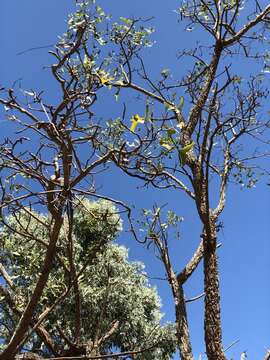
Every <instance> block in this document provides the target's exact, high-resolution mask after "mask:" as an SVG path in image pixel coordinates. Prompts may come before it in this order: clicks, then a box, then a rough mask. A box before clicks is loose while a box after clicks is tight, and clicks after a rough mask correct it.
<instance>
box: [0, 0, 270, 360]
mask: <svg viewBox="0 0 270 360" xmlns="http://www.w3.org/2000/svg"><path fill="white" fill-rule="evenodd" d="M76 3H77V6H78V9H77V11H76V12H75V13H74V14H73V15H71V16H70V18H69V21H68V29H67V32H66V33H65V34H64V35H63V36H62V37H61V38H60V40H59V41H58V43H57V44H56V46H55V48H54V49H53V50H52V51H51V52H50V53H51V54H52V56H53V57H54V59H55V62H54V63H53V64H52V66H51V70H52V76H53V78H54V79H55V81H56V83H57V84H58V85H59V89H60V94H61V95H60V98H61V100H60V102H58V103H56V104H49V103H47V101H46V98H45V97H44V95H43V94H42V93H39V92H37V91H32V90H31V91H28V90H27V91H24V92H23V96H24V98H21V96H19V95H16V94H15V90H14V89H2V90H1V92H2V97H1V98H0V103H1V104H3V105H4V106H5V109H6V111H7V115H8V119H9V120H10V121H11V122H12V123H13V124H14V128H15V129H16V130H19V133H20V134H22V132H24V135H25V134H27V133H29V132H32V133H34V134H35V138H34V139H36V140H38V141H37V142H38V146H39V147H38V148H37V150H36V151H35V152H33V151H32V149H31V150H27V147H26V146H25V143H26V142H27V141H28V138H27V136H26V135H25V136H21V137H17V138H9V139H6V141H4V142H3V144H2V159H1V169H2V170H1V171H2V177H3V178H6V179H8V180H9V183H5V182H4V181H2V183H1V186H2V193H3V195H2V203H1V209H2V217H3V219H4V220H3V221H5V218H6V216H7V214H9V213H10V212H12V213H13V214H15V213H16V211H17V210H20V209H21V208H25V209H29V206H30V209H31V208H33V206H41V207H45V209H47V210H48V212H49V213H50V217H49V219H50V231H49V241H48V246H47V250H46V253H45V255H44V266H43V270H42V271H41V274H40V276H39V278H38V279H37V281H36V287H35V288H34V289H33V291H32V296H31V297H30V300H29V303H28V304H27V305H26V306H25V308H24V310H23V312H22V315H21V318H20V321H19V322H18V324H17V326H16V328H15V330H14V332H13V334H12V336H11V339H10V342H9V344H8V345H7V347H6V348H5V349H4V350H3V352H2V354H0V359H7V358H9V357H12V356H14V354H15V353H16V352H17V350H18V347H19V346H20V344H21V343H22V341H23V340H24V338H25V335H26V332H27V330H28V328H29V327H30V326H32V323H33V321H34V318H33V317H34V315H35V312H36V311H37V307H38V304H39V301H40V299H41V298H42V295H43V293H44V291H45V286H46V284H47V282H48V274H49V272H51V271H52V269H53V261H54V259H55V256H56V255H57V243H58V242H59V241H60V237H61V236H60V233H61V228H62V227H63V226H64V219H65V216H64V214H66V216H67V218H68V224H69V226H68V229H69V230H68V234H69V235H67V237H68V238H69V239H70V244H72V240H71V238H72V236H71V234H72V228H73V222H74V218H73V200H74V197H75V196H78V195H81V194H84V195H90V196H95V195H96V196H98V194H96V189H95V183H94V175H95V172H96V170H97V169H98V168H100V166H102V165H104V164H108V163H112V162H113V163H114V164H115V165H116V166H117V167H119V168H121V169H122V170H123V171H124V172H125V173H126V174H127V175H130V176H133V177H136V178H138V179H140V180H142V181H144V182H145V184H147V185H149V186H150V185H152V186H154V187H156V188H160V189H164V188H166V189H168V188H174V189H177V190H179V196H181V194H183V195H186V196H187V197H188V198H189V199H190V200H191V201H192V202H193V203H194V204H195V206H196V209H197V219H198V221H199V222H200V224H201V241H200V243H199V245H198V249H197V250H196V252H195V253H194V254H193V255H192V257H191V260H190V262H189V263H187V264H186V266H185V267H184V269H183V270H182V271H181V272H180V273H178V274H177V273H176V272H175V271H174V269H173V266H172V262H171V259H170V255H169V246H170V243H169V239H168V233H167V231H166V229H167V226H169V225H174V224H175V223H176V222H177V221H178V220H179V219H178V218H177V217H175V216H173V215H172V214H171V213H170V215H169V219H168V220H167V224H166V226H164V222H163V221H161V218H162V214H161V211H160V208H159V207H157V208H155V210H154V211H153V212H152V213H146V216H147V221H148V222H149V226H148V227H149V232H148V235H147V239H146V240H147V241H150V242H154V244H155V245H156V247H157V249H158V251H159V253H160V257H161V259H162V261H163V263H164V266H165V270H166V273H167V278H168V281H169V283H170V286H171V289H172V294H173V297H174V300H175V301H174V302H175V314H176V329H177V341H178V347H179V350H180V355H181V357H182V359H184V360H190V359H193V358H194V357H193V353H192V346H191V341H190V335H189V327H188V320H187V311H186V301H185V297H184V290H183V285H184V283H185V281H187V279H188V278H189V277H190V276H191V275H192V273H193V271H194V270H195V268H196V267H197V265H198V263H199V262H200V260H201V259H202V258H203V264H204V298H205V306H204V308H205V310H204V337H205V346H206V354H207V356H208V359H210V360H216V359H221V360H222V359H225V354H224V350H223V345H222V329H221V320H220V289H219V269H218V262H217V254H216V249H217V235H218V230H219V229H220V227H221V222H220V215H221V213H222V211H223V209H224V206H225V198H226V191H227V185H228V183H229V181H230V180H232V179H234V180H236V181H238V182H240V183H241V184H243V185H247V186H250V187H251V186H253V185H254V183H255V182H256V179H257V178H256V173H255V172H254V168H253V167H250V165H249V161H251V160H252V159H254V158H256V156H261V154H257V153H253V152H251V153H249V150H250V146H248V147H247V146H241V145H242V144H244V145H246V144H247V142H246V140H245V138H247V139H252V141H253V140H256V139H257V138H260V137H261V136H262V134H263V129H264V128H265V126H266V125H267V124H266V123H265V122H263V121H261V118H260V116H259V115H258V114H259V110H261V105H262V104H263V101H264V99H265V98H266V96H267V95H268V94H267V90H266V89H265V88H264V85H263V78H262V76H261V74H259V76H257V75H256V71H253V72H252V73H251V77H250V78H249V79H245V80H243V79H241V77H239V74H238V73H237V70H236V68H235V67H234V61H235V59H236V56H238V57H239V56H244V57H246V58H247V59H248V60H249V61H252V60H253V59H254V58H255V60H256V63H258V62H259V61H261V62H262V63H264V66H266V67H267V66H268V63H267V62H268V60H269V54H268V53H267V52H266V51H265V49H264V48H263V47H261V53H260V51H259V50H258V49H259V47H258V46H257V45H260V44H261V43H263V41H264V39H265V37H264V35H265V33H266V32H267V31H268V26H269V16H268V15H269V13H270V6H269V5H268V6H266V7H265V8H262V7H261V5H260V3H259V2H258V1H254V2H252V3H250V4H248V5H247V6H246V7H245V3H244V1H238V0H232V1H221V0H220V1H214V0H213V1H211V0H210V1H208V2H205V1H200V0H195V1H185V2H183V3H182V4H181V6H180V7H179V9H177V10H176V13H177V15H178V16H179V22H182V23H183V24H184V27H185V29H186V30H187V31H195V32H196V31H198V29H200V31H203V34H204V36H202V44H198V45H194V47H193V48H192V49H182V50H181V51H180V53H179V59H180V60H181V59H183V63H185V64H188V66H189V68H188V69H187V71H186V72H185V73H184V74H183V75H182V76H181V77H178V78H175V77H174V76H173V74H172V73H170V71H169V70H168V69H164V70H163V71H162V72H161V74H160V79H158V80H157V81H155V80H154V79H152V78H151V76H150V75H148V71H147V66H146V64H145V62H144V60H143V52H142V50H143V48H145V47H148V46H151V44H152V43H151V34H152V32H153V28H151V27H150V26H148V23H147V21H145V20H140V19H129V18H125V17H122V18H120V19H119V21H117V22H112V21H111V20H110V17H109V16H107V15H106V14H105V12H104V11H103V9H101V7H99V6H98V5H95V2H94V1H77V2H76ZM168 38H169V35H168ZM204 39H205V40H204ZM255 45H256V46H255ZM186 58H187V59H188V62H186V60H184V59H186ZM153 61H154V60H153ZM164 65H165V64H164ZM130 92H134V93H135V94H136V95H140V100H141V104H142V106H141V107H140V109H141V108H142V107H143V110H142V111H140V110H138V112H137V113H135V114H132V116H130V117H129V118H128V119H127V113H128V105H129V104H128V105H127V104H125V106H124V110H123V111H122V116H121V115H120V116H119V117H117V118H115V119H103V120H100V116H99V111H100V108H98V104H101V107H102V106H103V105H104V98H105V97H104V94H105V93H106V94H108V95H109V94H112V93H113V95H114V96H115V98H116V100H117V99H118V98H119V96H120V95H121V96H122V94H124V95H123V96H125V93H128V94H130ZM108 95H106V96H108ZM136 101H137V100H136ZM116 107H117V105H116ZM249 145H250V144H249ZM82 149H83V150H84V154H87V155H82V151H83V150H82ZM88 154H90V157H89V156H88ZM104 168H105V167H102V169H104ZM52 172H53V174H52ZM50 174H52V175H51V176H50ZM25 177H26V179H25ZM118 204H119V205H121V206H123V207H124V209H126V211H127V212H128V213H129V209H128V208H127V207H126V206H125V205H124V204H123V203H121V202H119V201H118ZM26 205H28V207H26ZM26 211H30V210H26ZM180 211H181V210H180ZM45 212H46V211H45ZM149 216H150V217H152V219H151V221H150V220H149ZM131 230H132V232H133V234H134V235H135V237H137V235H136V233H135V232H134V228H133V226H132V225H131ZM71 246H72V245H71ZM70 273H73V274H74V271H73V270H72V269H71V268H70ZM73 277H74V275H73ZM75 278H76V276H75ZM75 282H76V281H75ZM74 286H75V287H76V285H74ZM75 287H74V290H75Z"/></svg>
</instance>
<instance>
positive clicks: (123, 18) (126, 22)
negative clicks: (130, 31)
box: [119, 16, 132, 25]
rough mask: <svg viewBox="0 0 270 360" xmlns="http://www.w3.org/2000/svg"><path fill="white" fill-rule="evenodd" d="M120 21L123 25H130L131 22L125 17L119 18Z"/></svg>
mask: <svg viewBox="0 0 270 360" xmlns="http://www.w3.org/2000/svg"><path fill="white" fill-rule="evenodd" d="M119 19H120V20H121V21H123V22H124V23H125V24H127V25H130V24H131V23H132V21H131V20H130V19H127V18H125V17H122V16H120V18H119Z"/></svg>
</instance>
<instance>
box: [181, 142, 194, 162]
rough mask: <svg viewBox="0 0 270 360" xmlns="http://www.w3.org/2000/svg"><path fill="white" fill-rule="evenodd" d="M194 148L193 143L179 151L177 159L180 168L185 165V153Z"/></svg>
mask: <svg viewBox="0 0 270 360" xmlns="http://www.w3.org/2000/svg"><path fill="white" fill-rule="evenodd" d="M193 147H194V141H192V143H191V144H188V145H186V146H184V147H183V148H182V149H180V150H179V158H180V164H181V166H184V165H185V163H186V157H187V153H188V152H189V151H191V150H192V149H193Z"/></svg>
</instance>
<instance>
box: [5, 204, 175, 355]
mask: <svg viewBox="0 0 270 360" xmlns="http://www.w3.org/2000/svg"><path fill="white" fill-rule="evenodd" d="M67 222H68V219H67V218H65V219H64V227H63V228H62V229H61V232H60V238H59V240H58V243H57V254H56V257H55V259H54V262H53V268H52V271H51V274H50V277H49V279H48V282H47V286H46V288H45V289H44V291H43V293H42V296H41V298H40V300H39V303H38V306H37V308H36V310H35V314H34V318H33V319H32V321H31V324H30V325H31V327H30V330H29V332H28V333H27V335H26V337H25V338H24V340H23V342H22V344H21V350H23V351H24V353H25V354H24V356H25V358H27V357H29V358H30V355H31V356H33V355H36V358H48V357H50V358H51V357H52V356H54V357H61V356H62V357H68V358H72V357H73V356H83V355H86V354H88V355H90V356H92V357H98V356H102V355H107V357H109V355H110V354H111V353H112V351H114V353H115V352H116V350H118V351H119V352H120V353H125V352H126V356H127V355H129V353H130V356H131V358H132V355H133V356H135V354H137V356H136V358H138V359H151V358H153V357H154V358H155V359H170V358H171V355H172V354H173V352H174V350H175V335H174V328H173V327H172V326H171V325H166V326H163V327H161V326H160V319H161V313H160V301H159V298H158V295H157V293H156V290H155V289H153V288H151V287H150V286H149V283H148V279H147V277H146V273H145V272H144V271H143V265H142V264H141V263H138V262H129V261H128V258H127V257H128V254H127V249H126V248H124V247H121V246H118V245H116V244H114V243H113V242H112V241H113V240H114V239H115V237H116V236H117V234H118V233H119V231H120V230H121V227H122V225H121V219H120V217H119V215H118V213H117V209H116V208H115V207H114V206H113V205H112V204H111V203H110V202H108V201H104V200H101V201H98V202H92V203H91V202H89V201H88V200H85V199H79V202H78V204H77V206H76V207H75V209H74V223H73V234H72V236H73V243H72V245H73V246H72V247H71V246H70V242H69V239H68V236H67V234H68V232H67V229H68V224H67ZM48 223H49V218H48V216H45V215H42V214H40V213H38V212H35V211H34V210H30V209H28V208H26V207H25V208H23V209H22V210H20V211H19V212H17V214H16V215H15V214H14V215H10V216H9V217H8V218H7V223H6V225H4V226H3V228H2V231H1V247H2V249H3V250H1V252H0V259H1V267H2V270H1V273H2V275H3V277H4V280H5V281H4V282H5V286H4V285H0V292H1V302H0V307H1V312H2V316H1V321H0V332H1V339H2V341H3V343H2V344H1V347H2V348H4V347H5V344H7V343H8V342H9V341H10V338H11V336H12V334H13V333H14V331H15V327H16V321H17V319H18V318H19V317H20V316H21V314H22V312H23V309H24V308H25V307H26V305H27V302H28V299H29V298H30V297H31V294H32V292H33V290H34V286H35V284H36V281H37V280H38V277H39V271H40V268H41V265H42V259H43V257H44V253H45V251H46V246H48ZM3 270H4V271H3ZM75 274H76V275H75ZM74 275H75V276H76V277H75V276H74ZM75 282H76V285H75ZM38 314H40V315H38Z"/></svg>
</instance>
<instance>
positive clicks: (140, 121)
mask: <svg viewBox="0 0 270 360" xmlns="http://www.w3.org/2000/svg"><path fill="white" fill-rule="evenodd" d="M130 121H131V126H130V131H131V132H133V133H134V132H135V130H136V127H137V125H138V124H143V123H144V121H145V119H144V118H143V117H141V116H140V115H139V114H135V115H134V116H132V118H131V119H130Z"/></svg>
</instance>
